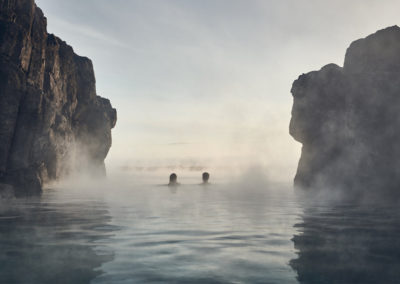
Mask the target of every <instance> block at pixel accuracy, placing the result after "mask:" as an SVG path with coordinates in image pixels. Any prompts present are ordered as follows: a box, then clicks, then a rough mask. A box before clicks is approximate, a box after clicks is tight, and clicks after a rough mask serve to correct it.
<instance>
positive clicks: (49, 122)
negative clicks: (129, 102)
mask: <svg viewBox="0 0 400 284" xmlns="http://www.w3.org/2000/svg"><path fill="white" fill-rule="evenodd" d="M115 123H116V110H115V109H113V108H112V106H111V104H110V101H109V100H107V99H104V98H101V97H99V96H97V95H96V88H95V76H94V71H93V66H92V62H91V61H90V59H88V58H86V57H81V56H78V55H76V54H75V53H74V51H73V49H72V47H70V46H69V45H67V44H66V43H65V42H64V41H62V40H61V39H59V38H57V37H56V36H54V35H52V34H48V33H47V31H46V18H45V17H44V16H43V13H42V11H41V10H40V9H39V8H38V7H37V6H36V4H35V3H34V0H0V189H1V188H2V189H3V190H4V189H12V190H13V191H14V192H15V194H16V195H25V194H36V193H40V192H41V190H42V188H43V186H44V185H45V184H46V183H48V182H50V181H53V180H57V179H59V178H61V177H63V176H66V175H68V174H69V173H71V172H73V171H80V170H82V169H83V168H85V169H86V168H89V165H90V166H91V167H90V168H91V169H93V171H94V172H96V173H100V174H104V173H105V166H104V159H105V157H106V155H107V153H108V150H109V148H110V147H111V129H112V128H113V127H114V126H115Z"/></svg>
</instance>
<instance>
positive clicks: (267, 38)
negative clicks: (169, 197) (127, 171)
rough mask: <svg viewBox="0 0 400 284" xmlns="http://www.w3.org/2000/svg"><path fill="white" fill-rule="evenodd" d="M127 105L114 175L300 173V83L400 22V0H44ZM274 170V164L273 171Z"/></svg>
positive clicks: (116, 136) (105, 92)
mask: <svg viewBox="0 0 400 284" xmlns="http://www.w3.org/2000/svg"><path fill="white" fill-rule="evenodd" d="M36 2H37V5H38V6H39V7H40V8H41V9H42V10H43V12H44V14H45V16H46V17H47V22H48V31H49V32H50V33H54V34H56V35H57V36H59V37H60V38H61V39H63V40H65V41H66V42H67V43H68V44H70V45H71V46H72V47H73V48H74V50H75V52H76V53H78V54H79V55H82V56H87V57H89V58H90V59H92V61H93V64H94V69H95V74H96V81H97V94H98V95H100V96H103V97H106V98H109V99H110V100H111V103H112V105H113V106H114V107H115V108H116V109H117V112H118V121H117V126H116V128H115V129H113V132H112V135H113V146H112V148H111V150H110V153H109V155H108V157H107V159H106V164H107V166H108V168H109V169H110V168H111V169H112V168H121V167H125V168H140V167H144V168H146V167H165V168H166V169H168V167H169V166H171V165H172V166H181V167H182V168H185V167H196V166H197V167H198V168H197V169H198V170H200V169H202V168H210V167H228V166H230V167H239V168H240V167H243V166H244V167H247V166H252V165H260V166H261V167H265V168H267V169H268V170H271V171H272V173H270V174H271V175H274V176H278V175H279V177H280V178H283V179H291V178H292V177H293V176H294V173H295V170H296V167H297V163H298V159H299V156H300V146H301V145H300V144H299V143H297V142H295V141H294V140H293V139H292V137H290V136H289V133H288V124H289V120H290V111H291V107H292V97H291V94H290V88H291V85H292V82H293V81H294V80H295V79H296V78H297V77H298V76H299V75H300V74H302V73H307V72H310V71H312V70H319V69H320V68H321V67H322V66H324V65H325V64H327V63H331V62H332V63H336V64H338V65H342V64H343V60H344V55H345V51H346V48H347V47H348V46H349V45H350V43H351V42H352V41H354V40H356V39H358V38H362V37H365V36H367V35H369V34H371V33H374V32H375V31H377V30H379V29H382V28H385V27H387V26H393V25H396V24H399V20H398V15H397V11H398V10H399V8H400V3H399V2H397V1H362V0H358V1H352V2H351V3H348V1H335V2H332V1H315V0H314V1H311V0H310V1H305V0H302V1H208V0H207V1H182V0H173V1H160V0H157V1H156V0H154V1H153V0H152V1H129V2H128V1H122V0H117V1H112V2H111V1H106V0H96V1H94V0H91V1H76V0H72V1H54V0H37V1H36ZM271 165H273V166H274V167H273V169H272V168H271V167H270V166H271Z"/></svg>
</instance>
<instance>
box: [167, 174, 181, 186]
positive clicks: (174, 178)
mask: <svg viewBox="0 0 400 284" xmlns="http://www.w3.org/2000/svg"><path fill="white" fill-rule="evenodd" d="M177 180H178V176H177V175H176V174H175V173H172V174H171V175H170V176H169V183H168V186H178V185H180V183H179V182H178V181H177Z"/></svg>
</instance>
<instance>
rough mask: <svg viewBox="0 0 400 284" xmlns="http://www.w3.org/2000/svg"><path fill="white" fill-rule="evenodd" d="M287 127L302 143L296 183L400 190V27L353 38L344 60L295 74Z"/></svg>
mask: <svg viewBox="0 0 400 284" xmlns="http://www.w3.org/2000/svg"><path fill="white" fill-rule="evenodd" d="M291 92H292V94H293V98H294V103H293V109H292V119H291V122H290V134H291V135H292V136H293V137H294V138H295V139H296V140H297V141H299V142H301V143H302V144H303V147H302V154H301V158H300V161H299V165H298V169H297V174H296V177H295V185H297V186H299V187H303V188H312V187H313V188H318V187H319V188H320V187H328V188H332V187H335V188H337V187H340V188H344V189H345V190H347V192H348V193H349V194H351V193H355V194H359V192H370V193H372V192H375V193H376V192H379V194H382V193H384V191H388V192H399V193H400V190H399V189H400V28H399V27H397V26H393V27H389V28H386V29H384V30H380V31H378V32H376V33H375V34H372V35H370V36H368V37H367V38H365V39H360V40H357V41H355V42H353V43H352V44H351V45H350V47H349V48H348V49H347V52H346V57H345V62H344V67H343V68H341V67H339V66H336V65H333V64H330V65H327V66H325V67H323V68H322V69H321V70H319V71H314V72H310V73H308V74H303V75H301V76H300V77H299V78H298V79H297V80H296V81H295V82H294V83H293V87H292V90H291Z"/></svg>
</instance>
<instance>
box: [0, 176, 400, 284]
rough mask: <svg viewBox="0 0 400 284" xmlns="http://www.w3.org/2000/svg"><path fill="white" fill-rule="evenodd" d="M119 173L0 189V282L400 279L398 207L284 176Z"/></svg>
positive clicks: (343, 281)
mask: <svg viewBox="0 0 400 284" xmlns="http://www.w3.org/2000/svg"><path fill="white" fill-rule="evenodd" d="M111 184H112V183H111ZM111 184H110V183H107V184H106V185H102V186H99V189H98V190H97V189H96V187H90V186H89V187H86V188H83V189H78V188H74V189H71V188H68V187H63V188H57V189H49V190H47V191H46V192H45V193H44V194H43V196H42V197H40V198H36V199H19V200H12V201H7V202H5V201H3V202H2V204H1V207H0V208H1V209H0V283H299V282H300V283H398V281H399V280H400V264H399V263H400V238H399V237H400V226H399V225H400V224H399V223H400V221H399V217H400V215H399V213H395V212H397V211H398V210H396V208H391V207H386V206H380V207H371V206H355V205H343V204H341V205H340V206H339V205H337V204H336V205H335V204H332V203H323V202H304V200H302V198H301V197H299V196H298V195H296V194H294V192H293V190H292V189H291V188H290V186H283V185H271V184H270V185H264V186H263V185H261V184H259V185H257V186H248V185H245V184H236V185H212V186H208V187H203V186H198V185H187V186H180V187H177V188H169V187H167V186H152V185H142V186H126V185H125V186H117V185H115V186H112V185H111ZM382 281H383V282H382Z"/></svg>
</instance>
